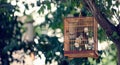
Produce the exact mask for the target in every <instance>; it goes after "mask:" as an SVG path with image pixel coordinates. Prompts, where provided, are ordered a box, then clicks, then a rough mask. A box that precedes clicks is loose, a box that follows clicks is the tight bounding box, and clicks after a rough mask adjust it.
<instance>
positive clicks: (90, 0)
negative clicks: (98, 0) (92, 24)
mask: <svg viewBox="0 0 120 65" xmlns="http://www.w3.org/2000/svg"><path fill="white" fill-rule="evenodd" d="M83 1H84V3H85V5H87V8H88V10H90V11H91V13H92V14H93V16H94V17H95V19H96V20H97V22H98V23H99V24H100V26H101V27H102V28H103V29H104V30H105V31H106V34H107V36H108V37H109V38H110V39H111V40H112V41H113V42H115V43H116V44H118V42H120V35H119V33H118V30H117V27H116V26H114V25H113V24H112V23H110V21H109V20H108V19H107V18H106V16H105V15H104V14H103V13H102V12H100V10H99V9H98V8H97V6H96V4H95V2H94V0H83ZM114 34H115V35H114ZM115 36H119V37H118V38H115Z"/></svg>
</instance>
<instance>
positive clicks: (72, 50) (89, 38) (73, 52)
mask: <svg viewBox="0 0 120 65" xmlns="http://www.w3.org/2000/svg"><path fill="white" fill-rule="evenodd" d="M97 42H98V41H97V22H96V20H95V18H94V17H69V18H65V19H64V56H68V57H72V58H78V57H93V58H97V57H98V53H97V49H98V47H97V45H98V43H97Z"/></svg>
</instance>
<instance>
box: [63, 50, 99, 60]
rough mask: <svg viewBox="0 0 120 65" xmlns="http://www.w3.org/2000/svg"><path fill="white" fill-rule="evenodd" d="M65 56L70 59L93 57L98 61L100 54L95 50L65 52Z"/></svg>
mask: <svg viewBox="0 0 120 65" xmlns="http://www.w3.org/2000/svg"><path fill="white" fill-rule="evenodd" d="M64 56H67V57H70V58H82V57H92V58H96V59H97V58H98V53H97V51H95V50H83V51H64Z"/></svg>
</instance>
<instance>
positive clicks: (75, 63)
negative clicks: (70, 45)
mask: <svg viewBox="0 0 120 65" xmlns="http://www.w3.org/2000/svg"><path fill="white" fill-rule="evenodd" d="M95 1H96V4H97V7H99V8H100V11H101V12H102V13H103V14H105V16H107V18H108V19H110V20H111V18H112V17H113V15H116V16H119V15H118V14H119V11H118V10H116V9H114V6H115V7H118V6H119V3H118V2H117V1H116V2H115V3H112V1H113V0H95ZM4 2H6V1H1V0H0V5H2V6H0V17H1V18H0V21H1V22H0V52H3V51H4V52H5V53H7V52H8V51H10V55H11V54H12V52H13V51H14V50H17V49H20V48H24V50H25V51H27V50H28V49H31V50H33V51H34V52H36V54H38V52H39V51H42V52H43V53H44V55H45V57H46V63H47V62H48V61H49V62H51V60H52V59H55V60H56V61H58V62H59V63H61V62H62V61H63V60H67V61H68V62H69V64H70V65H100V64H102V65H109V64H108V63H109V62H111V63H115V62H116V59H114V57H116V54H115V51H114V50H115V49H114V48H115V47H114V46H113V45H111V47H110V49H108V50H107V51H106V50H105V51H99V55H100V56H99V58H98V59H97V60H96V59H91V58H74V59H72V60H68V58H66V57H64V56H63V42H60V41H59V40H58V39H59V37H57V36H48V35H47V34H42V31H44V29H42V28H43V27H44V26H45V25H46V24H49V26H48V27H49V28H51V29H53V30H54V31H55V30H56V29H57V28H60V29H61V30H62V34H63V29H64V28H63V19H64V18H65V17H67V16H68V15H69V14H70V15H73V16H81V15H82V16H92V14H91V13H90V12H89V11H88V10H87V9H86V5H84V3H83V1H82V0H80V1H79V0H65V1H64V0H61V1H57V0H53V1H52V0H51V1H50V0H45V1H42V2H41V1H40V0H38V1H36V5H37V6H38V7H40V9H39V10H38V11H37V13H39V14H42V13H44V10H45V9H47V10H50V12H49V13H47V14H46V16H45V22H44V23H42V24H40V25H38V26H35V27H34V28H35V35H36V36H35V37H38V39H37V40H38V43H36V42H34V43H33V44H31V45H27V44H24V43H22V42H21V35H22V34H21V32H20V31H21V26H22V24H21V23H20V22H18V21H17V17H16V16H14V12H15V11H18V12H19V10H16V9H18V7H17V5H16V8H14V6H11V5H10V4H9V3H4ZM51 3H53V4H55V5H56V11H54V12H52V10H51V9H52V7H51ZM4 5H5V6H4ZM23 5H24V6H25V8H26V10H29V9H30V8H29V5H28V4H27V3H25V2H23ZM31 6H32V7H34V4H33V3H32V4H31ZM79 9H80V11H78V10H79ZM23 14H24V15H27V14H26V13H25V11H24V12H23ZM49 14H52V16H53V17H52V18H49ZM28 16H29V15H28ZM28 18H29V19H28V20H31V19H32V17H31V16H30V17H28ZM112 23H116V22H112ZM46 33H47V32H46ZM53 34H55V32H53ZM3 35H4V36H3ZM115 36H116V35H115ZM98 39H99V40H100V41H101V42H102V41H106V39H107V36H106V35H105V32H104V30H103V29H102V28H100V27H99V31H98ZM27 46H28V47H27ZM34 48H36V49H37V50H34ZM56 52H60V55H56ZM103 53H106V57H102V54H103ZM10 55H8V56H10ZM10 57H11V56H10ZM7 59H8V58H7ZM108 59H110V60H108Z"/></svg>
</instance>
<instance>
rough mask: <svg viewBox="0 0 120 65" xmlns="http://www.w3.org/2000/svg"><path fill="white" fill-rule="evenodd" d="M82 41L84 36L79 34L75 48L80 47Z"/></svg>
mask: <svg viewBox="0 0 120 65" xmlns="http://www.w3.org/2000/svg"><path fill="white" fill-rule="evenodd" d="M81 43H82V36H79V37H77V38H76V39H75V44H74V46H75V48H79V47H80V44H81Z"/></svg>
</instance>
